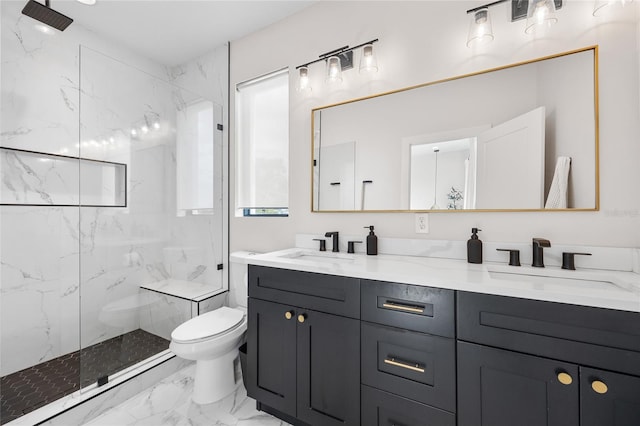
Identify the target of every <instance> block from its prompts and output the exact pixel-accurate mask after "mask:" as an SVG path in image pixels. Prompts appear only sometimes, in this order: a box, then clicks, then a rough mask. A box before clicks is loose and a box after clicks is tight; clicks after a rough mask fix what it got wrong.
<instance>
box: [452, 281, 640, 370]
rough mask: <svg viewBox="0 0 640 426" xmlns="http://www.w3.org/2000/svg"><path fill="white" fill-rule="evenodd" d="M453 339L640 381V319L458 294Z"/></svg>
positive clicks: (580, 308)
mask: <svg viewBox="0 0 640 426" xmlns="http://www.w3.org/2000/svg"><path fill="white" fill-rule="evenodd" d="M457 303H458V308H457V312H458V322H457V324H458V339H459V340H465V341H468V342H474V343H480V344H484V345H489V346H495V347H499V348H505V349H511V350H514V351H518V352H525V353H529V354H534V355H539V356H544V357H548V358H555V359H558V360H564V361H569V362H573V363H578V364H582V365H589V366H594V367H599V368H603V369H608V370H614V371H619V372H625V373H629V374H635V375H640V314H639V313H634V312H624V311H616V310H611V309H602V308H592V307H587V306H577V305H569V304H564V303H555V302H545V301H539V300H529V299H519V298H514V297H505V296H494V295H487V294H478V293H468V292H458V299H457Z"/></svg>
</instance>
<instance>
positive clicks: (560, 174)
mask: <svg viewBox="0 0 640 426" xmlns="http://www.w3.org/2000/svg"><path fill="white" fill-rule="evenodd" d="M570 169H571V157H562V156H561V157H558V160H557V161H556V171H555V172H554V174H553V181H552V182H551V188H549V195H548V196H547V203H546V204H545V205H544V208H545V209H566V208H567V197H568V191H567V190H568V186H569V170H570Z"/></svg>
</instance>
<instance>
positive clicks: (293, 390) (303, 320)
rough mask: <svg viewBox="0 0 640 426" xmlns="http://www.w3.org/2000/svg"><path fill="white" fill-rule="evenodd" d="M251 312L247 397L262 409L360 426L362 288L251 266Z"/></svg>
mask: <svg viewBox="0 0 640 426" xmlns="http://www.w3.org/2000/svg"><path fill="white" fill-rule="evenodd" d="M354 306H355V309H353V307H354ZM248 307H249V328H248V332H247V342H248V343H247V350H248V356H247V369H248V372H247V377H246V382H247V393H248V394H249V396H251V397H252V398H254V399H256V400H257V401H258V404H259V405H260V408H261V409H263V410H264V411H266V412H270V413H272V414H275V415H277V416H278V417H281V418H283V419H284V420H286V421H288V422H290V423H293V424H295V425H312V426H334V425H336V426H337V425H342V426H357V425H360V321H359V317H360V308H359V307H360V280H359V279H354V278H343V277H334V276H328V275H321V274H314V273H307V272H299V271H289V270H281V269H276V268H266V267H260V266H250V267H249V305H248Z"/></svg>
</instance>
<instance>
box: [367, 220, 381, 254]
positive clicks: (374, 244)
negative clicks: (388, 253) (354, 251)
mask: <svg viewBox="0 0 640 426" xmlns="http://www.w3.org/2000/svg"><path fill="white" fill-rule="evenodd" d="M366 228H369V235H367V254H371V255H376V254H378V237H377V236H376V234H375V233H374V232H373V225H371V226H365V229H366Z"/></svg>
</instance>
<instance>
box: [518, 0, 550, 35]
mask: <svg viewBox="0 0 640 426" xmlns="http://www.w3.org/2000/svg"><path fill="white" fill-rule="evenodd" d="M556 22H558V18H556V5H555V2H554V1H553V0H530V1H529V7H528V9H527V25H526V27H525V29H524V32H525V33H527V34H532V33H534V32H535V31H536V30H537V29H539V28H542V27H548V26H550V25H553V24H555V23H556Z"/></svg>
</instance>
